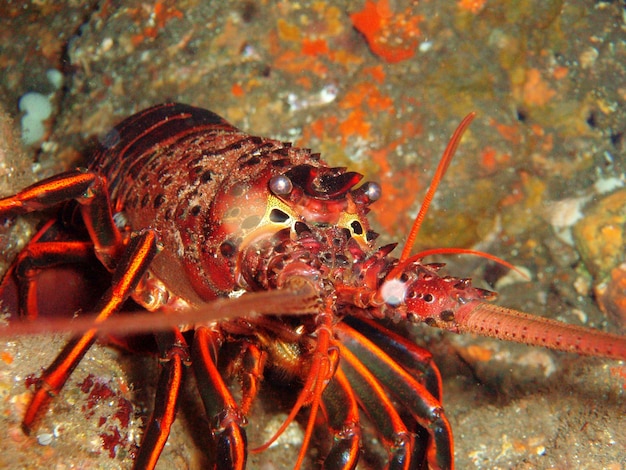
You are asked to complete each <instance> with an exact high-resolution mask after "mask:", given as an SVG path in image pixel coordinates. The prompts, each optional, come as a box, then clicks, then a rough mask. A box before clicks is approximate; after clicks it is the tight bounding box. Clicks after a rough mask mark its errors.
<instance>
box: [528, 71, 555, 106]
mask: <svg viewBox="0 0 626 470" xmlns="http://www.w3.org/2000/svg"><path fill="white" fill-rule="evenodd" d="M555 94H556V91H554V90H553V89H552V88H550V87H549V86H548V84H547V83H546V81H545V80H544V79H543V78H541V72H540V71H539V70H538V69H530V70H528V71H527V72H526V83H524V88H523V97H524V101H525V102H526V103H527V104H529V105H533V106H543V105H545V104H546V103H548V101H550V100H551V99H552V97H553V96H554V95H555Z"/></svg>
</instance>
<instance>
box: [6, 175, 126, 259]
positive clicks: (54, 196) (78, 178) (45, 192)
mask: <svg viewBox="0 0 626 470" xmlns="http://www.w3.org/2000/svg"><path fill="white" fill-rule="evenodd" d="M71 200H76V201H77V202H78V203H79V204H80V207H81V213H82V216H83V221H84V223H85V226H86V228H87V231H88V232H89V236H90V238H91V240H92V242H93V244H94V251H95V253H96V256H97V257H98V259H99V260H100V261H101V262H102V264H104V266H105V267H106V268H107V269H108V270H109V271H113V270H114V269H115V266H116V262H117V260H118V259H119V257H120V256H121V254H122V252H123V249H124V244H123V242H122V236H121V234H120V231H119V229H118V228H117V227H116V226H115V222H114V221H113V212H112V210H111V203H110V201H109V196H108V195H107V192H106V180H105V179H104V178H103V177H101V176H99V175H97V174H95V173H91V172H87V171H84V170H73V171H68V172H65V173H61V174H60V175H56V176H52V177H50V178H47V179H44V180H42V181H39V182H37V183H35V184H33V185H31V186H29V187H28V188H26V189H24V190H22V191H20V192H19V193H17V194H16V195H14V196H9V197H6V198H4V199H0V217H12V216H15V215H20V214H25V213H28V212H33V211H39V210H42V209H45V208H47V207H52V206H55V205H57V204H59V203H62V202H67V201H71Z"/></svg>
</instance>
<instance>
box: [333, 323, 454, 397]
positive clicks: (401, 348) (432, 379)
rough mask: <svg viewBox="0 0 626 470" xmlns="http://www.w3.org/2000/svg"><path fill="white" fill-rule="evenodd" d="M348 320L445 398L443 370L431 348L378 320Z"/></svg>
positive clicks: (435, 392) (431, 389) (436, 394)
mask: <svg viewBox="0 0 626 470" xmlns="http://www.w3.org/2000/svg"><path fill="white" fill-rule="evenodd" d="M344 321H345V322H346V323H347V324H348V325H350V326H351V327H352V328H354V329H355V330H357V331H358V332H359V333H361V334H362V335H364V336H366V337H367V339H369V340H370V341H372V342H373V343H374V344H376V346H378V347H379V348H380V349H382V350H383V351H385V352H386V353H387V354H388V355H389V356H391V358H392V359H393V360H394V361H396V362H397V363H398V364H401V365H402V368H403V369H405V370H406V371H407V372H408V373H409V374H411V376H413V378H415V379H416V380H417V381H418V382H420V383H421V384H423V385H424V386H425V387H426V389H427V390H428V391H429V392H430V394H431V395H432V396H433V397H435V398H436V399H437V400H438V401H439V402H441V400H442V388H443V386H442V383H441V373H440V372H439V369H438V368H437V365H436V364H435V361H434V360H433V356H432V354H431V353H430V351H427V350H426V349H424V348H421V347H419V346H418V345H417V344H415V343H414V342H413V341H410V340H408V339H406V338H404V337H402V336H400V335H399V334H398V333H395V332H393V331H391V330H389V329H387V328H385V327H384V326H382V325H380V324H379V323H377V322H376V321H374V320H370V319H367V318H354V317H347V318H345V319H344Z"/></svg>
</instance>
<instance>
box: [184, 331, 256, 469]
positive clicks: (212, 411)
mask: <svg viewBox="0 0 626 470" xmlns="http://www.w3.org/2000/svg"><path fill="white" fill-rule="evenodd" d="M220 342H221V338H220V334H219V333H217V332H215V331H212V330H210V329H209V328H206V327H198V328H196V331H195V337H194V342H193V347H192V350H191V352H192V359H193V368H194V372H195V375H196V381H197V382H198V388H199V390H200V396H201V397H202V401H203V402H204V407H205V409H206V413H207V417H208V418H209V422H210V423H211V426H212V427H213V429H212V430H213V433H214V436H215V438H216V440H217V442H216V445H217V452H216V457H215V458H216V463H217V468H219V469H223V470H227V469H228V470H243V469H244V468H245V466H246V459H247V454H248V452H247V439H246V434H245V431H244V430H243V428H242V426H243V424H244V422H245V419H244V416H243V414H242V413H241V410H240V408H239V406H238V405H237V402H236V401H235V399H234V398H233V396H232V394H231V392H230V390H229V389H228V387H227V386H226V384H225V383H224V380H223V379H222V376H221V375H220V373H219V371H218V370H217V366H216V361H217V351H218V349H219V343H220Z"/></svg>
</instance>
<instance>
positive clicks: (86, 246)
mask: <svg viewBox="0 0 626 470" xmlns="http://www.w3.org/2000/svg"><path fill="white" fill-rule="evenodd" d="M92 256H93V244H92V243H90V242H41V243H32V242H31V243H29V244H28V245H27V246H26V248H24V249H23V250H22V251H21V252H20V254H19V255H18V257H17V260H16V261H15V265H14V273H15V277H16V278H17V280H18V283H17V285H18V291H19V300H18V303H19V310H20V315H21V316H23V317H24V318H26V319H28V320H34V319H36V318H37V316H38V309H39V307H38V303H37V282H36V278H37V275H38V274H39V273H40V272H41V271H43V270H45V269H47V268H51V267H54V266H59V265H63V264H69V263H80V262H84V261H86V260H88V259H89V258H90V257H92Z"/></svg>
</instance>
